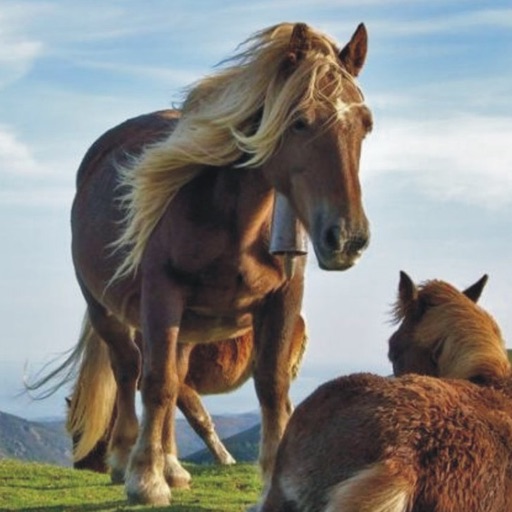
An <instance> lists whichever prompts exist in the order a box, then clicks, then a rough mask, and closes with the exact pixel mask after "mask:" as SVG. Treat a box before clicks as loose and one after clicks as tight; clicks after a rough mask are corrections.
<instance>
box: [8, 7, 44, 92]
mask: <svg viewBox="0 0 512 512" xmlns="http://www.w3.org/2000/svg"><path fill="white" fill-rule="evenodd" d="M8 25H9V20H8V19H6V17H5V16H2V15H1V14H0V89H1V88H3V87H5V86H6V85H8V84H10V83H12V82H14V81H16V80H18V79H19V78H21V77H22V76H24V75H25V74H26V73H27V72H28V71H29V70H30V68H31V67H32V65H33V63H34V61H35V60H36V58H37V57H38V56H39V55H40V54H41V52H42V49H43V45H42V43H41V42H40V41H35V40H32V39H30V38H28V37H24V36H22V35H17V34H13V33H11V31H10V30H6V26H8Z"/></svg>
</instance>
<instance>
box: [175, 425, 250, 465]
mask: <svg viewBox="0 0 512 512" xmlns="http://www.w3.org/2000/svg"><path fill="white" fill-rule="evenodd" d="M223 441H224V444H225V445H226V448H227V449H228V450H229V452H230V453H231V455H233V457H234V458H235V460H236V461H237V462H255V461H257V460H258V453H259V443H260V425H259V424H258V425H254V426H253V427H251V428H249V429H247V430H244V431H243V432H240V433H238V434H235V435H233V436H231V437H228V438H225V439H223ZM185 460H186V461H188V462H193V463H194V464H211V463H213V462H214V459H213V457H212V455H211V453H210V452H209V451H208V450H207V449H202V450H199V451H198V452H195V453H193V454H191V455H189V456H187V457H185Z"/></svg>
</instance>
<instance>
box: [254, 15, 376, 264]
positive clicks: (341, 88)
mask: <svg viewBox="0 0 512 512" xmlns="http://www.w3.org/2000/svg"><path fill="white" fill-rule="evenodd" d="M366 49H367V34H366V29H365V27H364V25H362V24H361V25H360V26H359V27H358V28H357V30H356V31H355V33H354V35H353V36H352V38H351V40H350V42H349V43H348V44H347V45H346V46H345V47H344V48H343V49H342V50H339V49H337V48H336V47H335V46H334V45H333V44H332V43H330V42H328V41H326V40H325V38H323V39H322V38H321V37H320V36H319V35H318V33H316V32H313V31H312V30H311V29H309V28H308V27H307V26H306V25H304V24H301V23H298V24H296V25H295V26H294V27H293V30H292V33H291V36H290V41H289V46H288V51H287V52H285V54H284V60H283V62H282V63H281V67H280V71H281V75H280V78H279V79H276V81H275V82H276V83H280V84H281V85H280V89H279V90H277V91H275V92H273V91H271V93H272V94H270V95H268V96H272V95H274V96H275V97H276V101H275V102H274V104H271V103H270V102H269V101H267V103H268V108H267V105H265V108H264V110H263V115H262V121H261V123H262V124H263V125H265V124H269V123H270V122H276V121H277V120H280V122H282V123H283V124H284V125H285V126H286V127H285V129H284V131H283V132H282V133H281V138H280V143H279V144H278V145H277V147H276V150H275V151H274V153H273V154H272V155H271V156H270V158H268V160H267V161H266V162H265V164H264V166H263V171H264V174H265V176H266V177H267V178H268V180H269V181H270V183H271V184H272V186H273V187H274V188H275V189H276V190H277V192H278V193H279V194H282V195H283V196H285V197H286V198H287V199H288V201H289V204H290V205H291V208H292V209H293V212H294V213H295V215H296V216H297V217H298V219H299V220H300V221H301V223H302V224H303V225H304V227H305V228H306V231H307V232H308V234H309V236H310V239H311V242H312V244H313V247H314V251H315V254H316V257H317V260H318V263H319V265H320V267H321V268H323V269H326V270H345V269H347V268H349V267H351V266H352V265H353V264H354V263H355V262H356V261H357V259H358V258H359V257H360V256H361V254H362V252H363V250H364V249H365V248H366V247H367V245H368V241H369V225H368V220H367V218H366V215H365V212H364V208H363V205H362V198H361V186H360V181H359V160H360V154H361V146H362V141H363V139H364V137H365V135H366V134H367V133H368V132H369V131H370V130H371V126H372V117H371V113H370V110H369V109H368V108H367V107H366V105H365V104H364V98H363V95H362V93H361V91H360V89H359V87H358V86H357V84H356V82H355V77H356V76H357V75H358V74H359V72H360V70H361V68H362V66H363V64H364V60H365V56H366ZM290 98H291V99H290ZM276 105H277V106H276ZM285 107H286V111H285V112H284V113H282V112H280V113H275V112H273V110H276V109H278V110H279V109H280V110H282V109H284V108H285ZM267 110H268V112H267ZM260 129H261V126H260Z"/></svg>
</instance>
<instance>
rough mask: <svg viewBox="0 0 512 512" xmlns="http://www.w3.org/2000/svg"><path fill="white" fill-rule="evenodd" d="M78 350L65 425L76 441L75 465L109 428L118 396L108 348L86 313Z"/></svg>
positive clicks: (74, 451)
mask: <svg viewBox="0 0 512 512" xmlns="http://www.w3.org/2000/svg"><path fill="white" fill-rule="evenodd" d="M78 347H79V351H80V354H79V357H80V360H81V362H80V369H79V372H78V377H77V379H76V382H75V386H74V389H73V394H72V396H71V400H70V402H69V410H68V417H67V425H66V426H67V430H68V432H69V433H70V434H71V436H72V438H73V441H74V447H73V460H74V461H75V462H76V461H79V460H81V459H83V458H84V457H85V456H86V455H87V454H89V453H90V452H91V451H92V450H93V449H94V447H95V446H96V444H97V443H98V441H100V440H101V439H102V438H103V437H104V436H105V433H106V432H107V430H108V429H109V428H110V425H111V420H112V415H113V414H114V406H115V400H116V394H117V384H116V381H115V379H114V374H113V372H112V368H111V365H110V356H109V352H108V347H107V344H106V343H105V342H104V341H103V340H102V338H101V337H100V336H99V335H98V334H97V333H96V331H95V330H94V329H93V327H92V325H91V323H90V320H89V315H88V313H87V312H86V313H85V315H84V320H83V324H82V331H81V334H80V339H79V341H78V345H77V348H78Z"/></svg>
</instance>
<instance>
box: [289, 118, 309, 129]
mask: <svg viewBox="0 0 512 512" xmlns="http://www.w3.org/2000/svg"><path fill="white" fill-rule="evenodd" d="M308 128H309V123H308V122H307V120H306V119H304V118H303V117H299V118H298V119H296V120H295V121H294V122H293V123H292V130H293V131H294V132H304V131H306V130H307V129H308Z"/></svg>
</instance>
